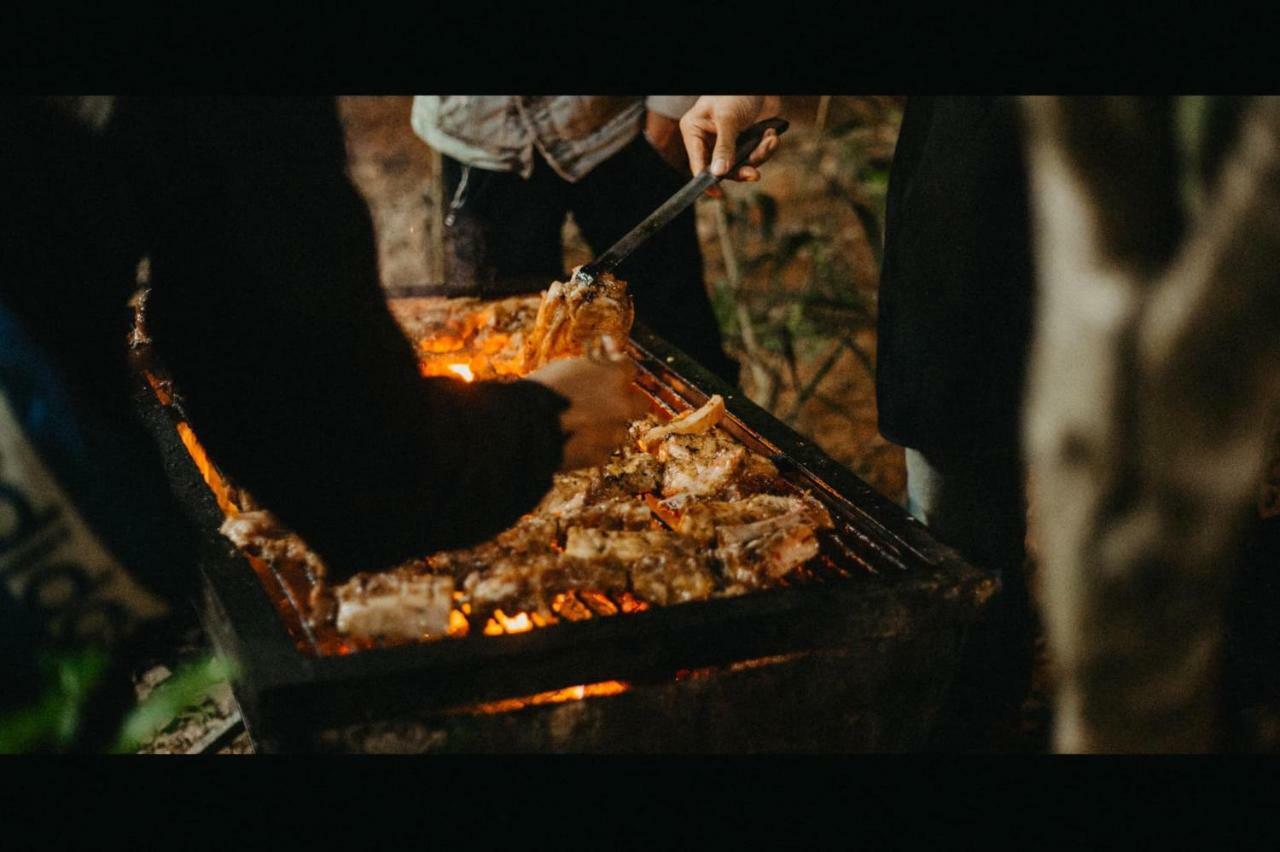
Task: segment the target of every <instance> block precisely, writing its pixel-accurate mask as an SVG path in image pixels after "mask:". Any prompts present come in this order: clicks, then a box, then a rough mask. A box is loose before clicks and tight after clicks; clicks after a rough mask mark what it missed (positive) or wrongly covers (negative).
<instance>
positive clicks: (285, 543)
mask: <svg viewBox="0 0 1280 852" xmlns="http://www.w3.org/2000/svg"><path fill="white" fill-rule="evenodd" d="M218 531H219V532H221V533H222V534H223V535H224V536H226V537H227V538H228V539H230V540H231V543H232V544H234V545H235V546H236V547H239V548H240V549H241V550H243V551H244V552H245V553H248V554H249V555H250V556H257V557H259V558H261V559H264V560H266V561H267V562H269V563H272V564H274V565H279V566H284V565H301V566H303V567H305V568H306V569H307V571H309V572H310V574H311V576H312V577H314V578H315V579H316V580H323V579H324V577H325V576H326V575H327V574H328V569H327V568H326V567H325V564H324V562H322V561H321V560H320V557H319V556H316V554H315V553H314V552H313V551H312V550H311V549H310V548H308V547H307V545H306V542H304V541H303V540H302V539H301V538H299V537H298V534H297V533H295V532H293V531H292V530H290V529H289V528H288V527H286V526H285V525H284V524H282V523H280V519H279V518H277V517H276V516H275V515H273V514H271V513H270V512H268V511H266V510H265V509H256V510H254V511H252V512H241V513H240V514H238V515H236V516H235V517H231V518H227V519H226V520H225V521H223V522H222V526H221V527H220V528H219V530H218Z"/></svg>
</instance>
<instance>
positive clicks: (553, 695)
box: [449, 680, 631, 715]
mask: <svg viewBox="0 0 1280 852" xmlns="http://www.w3.org/2000/svg"><path fill="white" fill-rule="evenodd" d="M629 689H631V685H630V684H628V683H626V682H625V681H620V680H606V681H603V682H602V683H587V684H582V685H581V686H570V687H566V688H565V689H556V690H552V691H551V692H540V693H538V694H537V695H526V696H524V697H523V698H507V699H503V700H501V701H490V702H487V703H485V704H474V705H472V706H470V707H463V708H458V709H456V710H453V711H450V712H449V715H454V714H457V713H467V714H492V713H510V712H511V711H513V710H520V709H523V708H525V707H529V706H532V705H535V704H563V703H564V702H566V701H581V700H582V699H584V698H599V697H602V696H606V695H619V694H621V693H623V692H626V691H628V690H629Z"/></svg>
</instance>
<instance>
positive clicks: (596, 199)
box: [412, 95, 738, 384]
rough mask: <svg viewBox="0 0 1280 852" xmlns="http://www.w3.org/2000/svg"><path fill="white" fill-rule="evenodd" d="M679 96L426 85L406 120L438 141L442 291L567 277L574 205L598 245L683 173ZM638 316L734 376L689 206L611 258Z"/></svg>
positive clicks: (527, 287) (534, 287)
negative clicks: (444, 91) (461, 91)
mask: <svg viewBox="0 0 1280 852" xmlns="http://www.w3.org/2000/svg"><path fill="white" fill-rule="evenodd" d="M693 101H694V98H691V97H681V96H664V95H650V96H648V97H647V98H646V97H638V96H594V95H593V96H573V95H555V96H542V97H530V96H520V95H479V96H468V95H420V96H418V97H417V98H415V99H414V105H413V115H412V123H413V128H414V131H415V132H416V133H417V134H418V135H419V136H420V137H421V138H422V139H423V140H424V141H425V142H426V143H427V144H429V145H431V146H432V147H433V148H435V149H436V150H438V151H440V153H441V154H442V159H443V163H444V190H445V193H446V197H447V198H448V199H449V207H448V212H447V213H446V217H445V228H446V240H445V242H446V252H447V254H446V263H445V271H446V277H447V282H446V292H456V293H459V294H475V293H477V292H480V293H486V294H502V293H519V292H537V291H539V290H543V289H545V288H546V287H547V285H548V284H549V283H550V282H551V281H553V280H555V279H559V278H563V276H564V274H565V269H564V256H563V255H564V249H563V246H562V244H561V228H562V227H563V225H564V222H565V217H566V216H567V215H568V214H570V213H572V214H573V218H574V221H575V222H576V223H577V225H578V228H579V230H580V231H581V232H582V235H583V237H585V239H586V241H587V243H588V245H590V247H591V250H592V251H593V252H594V253H595V254H597V255H599V254H601V253H602V252H604V251H605V250H606V249H607V248H609V246H611V245H612V244H613V243H614V242H616V241H617V240H618V239H620V238H621V237H622V236H623V235H624V234H626V233H627V232H628V231H630V230H631V229H632V228H633V227H635V226H636V225H638V224H639V223H640V221H641V220H642V219H644V217H646V216H648V215H649V214H650V213H652V212H653V211H654V210H655V209H657V207H658V206H659V205H660V204H662V202H664V201H666V200H667V198H668V197H669V196H670V195H671V194H672V193H674V192H675V191H676V190H677V189H678V188H679V187H680V186H681V185H682V184H683V183H684V182H685V181H686V180H687V179H688V178H689V174H688V172H687V171H686V168H687V167H686V160H685V157H684V153H683V148H682V146H681V141H680V133H679V130H678V124H677V122H678V120H679V118H680V116H681V115H682V114H683V113H684V111H685V110H686V109H688V108H689V106H690V105H691V104H692V103H693ZM617 275H618V277H619V278H621V279H623V280H625V281H626V282H627V283H628V285H629V286H630V290H631V294H632V296H633V297H634V299H635V305H636V315H637V317H638V318H639V319H640V320H641V321H642V322H644V323H645V324H646V325H647V326H649V327H650V328H651V329H653V330H654V331H655V332H657V333H658V334H659V335H661V336H662V337H664V338H666V339H667V340H668V341H670V342H671V343H674V344H675V345H676V346H678V347H680V348H681V349H683V350H684V351H685V352H687V353H688V354H690V355H692V356H693V357H694V358H695V359H696V360H697V361H699V362H700V363H702V364H703V365H704V366H706V367H707V368H709V369H710V370H712V371H713V372H715V373H717V374H718V375H720V376H721V377H722V378H724V379H726V380H727V381H729V382H731V383H735V384H736V383H737V380H738V365H737V363H736V362H734V360H733V359H732V358H730V357H729V356H728V355H727V354H725V351H724V348H723V346H722V343H721V338H720V329H719V326H718V325H717V323H716V318H715V313H714V311H713V310H712V307H711V301H710V299H709V298H708V296H707V290H706V285H705V283H704V280H703V272H702V254H701V250H700V249H699V247H698V235H697V231H696V228H695V219H694V212H693V210H687V211H685V212H684V213H682V214H681V215H680V216H679V217H677V218H676V219H675V220H674V221H673V222H671V223H670V224H669V225H667V227H666V228H664V229H663V230H662V231H660V232H659V233H657V234H655V235H654V236H653V237H652V238H651V239H650V240H649V241H648V242H647V243H646V244H645V245H644V246H642V247H641V248H640V249H638V250H637V251H636V252H635V254H633V255H632V256H631V257H629V258H627V260H626V261H625V262H623V264H622V265H621V266H620V267H619V268H618V270H617Z"/></svg>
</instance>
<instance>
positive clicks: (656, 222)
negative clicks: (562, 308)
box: [574, 118, 791, 284]
mask: <svg viewBox="0 0 1280 852" xmlns="http://www.w3.org/2000/svg"><path fill="white" fill-rule="evenodd" d="M790 126H791V124H790V122H788V121H787V120H786V119H782V118H766V119H765V120H764V121H758V122H756V123H755V124H753V125H751V126H750V127H748V128H747V129H746V130H743V131H742V132H741V133H739V134H738V140H737V144H736V145H735V147H734V161H733V165H731V166H730V167H729V170H728V171H727V172H725V175H731V174H733V173H734V172H736V171H737V170H738V169H739V168H741V167H742V166H744V165H746V164H747V160H748V159H749V158H750V157H751V152H752V151H754V150H755V149H756V146H757V145H759V144H760V142H761V140H763V139H764V134H765V131H766V130H773V131H775V132H776V133H777V134H778V135H779V136H781V135H782V134H783V133H785V132H786V131H787V128H788V127H790ZM721 180H722V178H718V177H716V176H715V175H713V174H711V170H710V168H706V169H703V170H702V171H701V172H700V173H699V174H698V175H697V176H695V177H694V178H693V180H691V181H689V182H688V183H686V184H685V185H684V186H683V187H681V188H680V189H679V190H677V191H676V193H675V195H673V196H671V197H670V198H668V199H667V200H666V201H664V202H663V203H662V206H661V207H659V208H658V209H657V210H655V211H653V212H652V213H650V214H649V215H648V216H647V217H645V219H644V221H643V222H641V223H640V224H639V225H636V226H635V227H634V228H632V229H631V230H630V232H628V233H627V235H626V236H625V237H623V238H622V239H620V240H618V241H617V242H616V243H614V244H613V246H612V247H611V248H610V249H609V250H608V251H606V252H605V253H604V254H602V255H600V256H599V257H598V258H596V259H595V260H593V261H592V262H591V263H588V264H584V265H583V266H582V267H580V268H579V269H578V271H577V273H576V274H575V275H574V281H575V282H577V283H586V284H590V283H594V282H595V281H596V279H598V278H599V277H600V276H601V275H604V274H605V273H606V272H612V271H613V270H614V269H616V268H617V266H618V264H620V263H622V261H624V260H626V258H627V257H628V256H629V255H630V254H631V253H632V252H633V251H635V250H636V249H637V248H639V247H640V246H641V245H642V244H643V243H644V242H645V240H647V239H649V238H650V237H652V236H653V235H654V234H656V233H657V232H658V231H661V230H662V229H663V228H664V227H666V226H667V224H668V223H670V222H671V220H672V219H674V218H676V216H679V215H680V214H681V213H683V212H684V211H685V209H686V208H687V207H689V205H691V204H693V202H695V201H697V200H698V197H699V196H701V195H702V193H704V192H706V191H707V190H708V189H710V188H711V187H712V186H715V185H716V184H718V183H719V182H720V181H721Z"/></svg>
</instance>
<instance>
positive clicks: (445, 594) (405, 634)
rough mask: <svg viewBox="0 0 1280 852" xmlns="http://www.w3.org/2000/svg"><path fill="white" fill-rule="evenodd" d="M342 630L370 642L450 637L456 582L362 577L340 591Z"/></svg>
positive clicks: (405, 575) (401, 574)
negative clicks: (450, 619) (450, 620)
mask: <svg viewBox="0 0 1280 852" xmlns="http://www.w3.org/2000/svg"><path fill="white" fill-rule="evenodd" d="M334 597H335V599H336V600H337V603H338V615H337V627H338V631H339V632H340V633H343V634H347V635H351V636H358V637H360V638H364V639H404V640H413V639H422V638H427V637H438V636H444V635H445V634H446V633H447V632H448V630H449V611H450V610H451V609H452V608H453V578H452V577H438V576H433V575H430V574H415V573H412V572H409V571H405V570H400V571H393V572H386V573H382V574H357V575H356V576H354V577H352V578H351V579H350V580H349V581H347V582H346V583H344V584H343V585H341V586H338V587H337V588H335V589H334Z"/></svg>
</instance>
